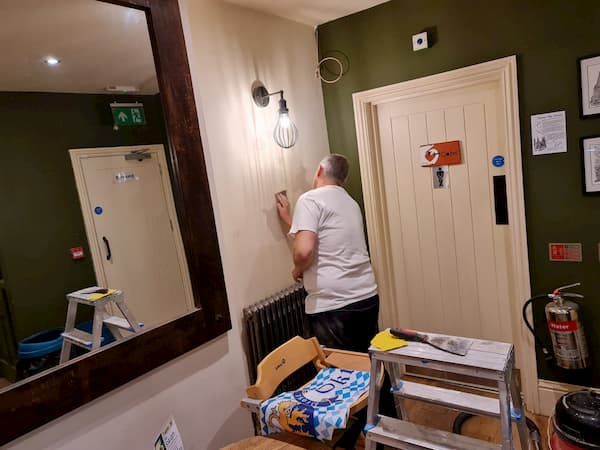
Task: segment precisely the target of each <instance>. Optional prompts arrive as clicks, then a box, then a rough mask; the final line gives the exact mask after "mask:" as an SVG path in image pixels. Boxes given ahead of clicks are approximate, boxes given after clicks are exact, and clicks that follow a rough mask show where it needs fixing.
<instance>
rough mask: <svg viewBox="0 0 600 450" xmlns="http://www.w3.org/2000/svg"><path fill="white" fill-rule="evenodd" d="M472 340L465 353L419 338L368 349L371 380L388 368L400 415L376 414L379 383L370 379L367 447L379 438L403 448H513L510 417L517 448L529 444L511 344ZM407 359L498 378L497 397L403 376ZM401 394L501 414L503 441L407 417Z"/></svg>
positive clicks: (410, 363) (480, 412) (414, 363)
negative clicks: (387, 347) (383, 348)
mask: <svg viewBox="0 0 600 450" xmlns="http://www.w3.org/2000/svg"><path fill="white" fill-rule="evenodd" d="M428 334H429V335H430V336H443V335H435V334H433V333H428ZM448 337H449V338H454V339H465V338H456V337H454V336H448ZM470 340H471V341H472V342H473V343H472V345H471V347H470V349H469V352H468V353H467V355H466V356H458V355H453V354H450V353H446V352H443V351H441V350H438V349H436V348H433V347H431V346H429V345H427V344H424V343H417V342H409V343H408V345H407V346H406V347H402V348H398V349H395V350H391V351H387V352H385V351H381V350H379V349H377V348H376V347H371V348H370V349H369V353H370V356H371V380H380V375H381V373H382V371H383V370H387V372H388V373H389V376H390V379H391V383H392V389H391V392H392V393H393V394H394V398H395V403H396V409H397V410H398V413H399V415H400V417H402V419H396V418H392V417H388V416H384V415H380V414H378V412H379V391H380V389H381V384H382V383H381V382H379V383H374V382H372V383H371V385H370V387H369V404H368V410H367V425H366V427H365V434H366V443H365V450H375V446H376V444H377V443H381V444H384V445H387V446H391V447H394V448H398V449H406V450H417V449H435V450H481V449H485V450H487V449H496V450H500V449H501V450H512V449H513V437H512V425H511V419H513V420H515V422H516V424H517V429H518V434H519V442H520V444H521V449H522V450H528V449H529V430H528V428H527V424H526V418H525V410H524V407H523V403H522V400H521V392H520V386H519V382H518V377H517V376H515V373H514V372H515V368H514V348H513V345H512V344H506V343H502V342H493V341H484V340H478V339H470ZM407 365H408V366H416V367H427V368H430V369H435V370H441V371H445V372H451V373H456V374H462V375H470V376H474V377H479V378H484V379H489V380H495V381H496V382H497V383H498V394H499V395H498V398H489V397H484V396H481V395H475V394H469V393H466V392H460V391H457V390H453V389H446V388H440V387H434V386H429V385H426V384H422V383H415V382H410V381H407V380H403V379H402V377H403V375H404V369H405V367H406V366H407ZM384 367H385V369H384ZM405 398H408V399H412V400H418V401H423V402H428V403H432V404H436V405H439V406H444V407H447V408H451V409H456V410H459V411H464V412H468V413H471V414H474V415H485V416H494V417H499V418H500V423H501V428H502V444H500V445H498V444H493V443H490V442H486V441H482V440H479V439H474V438H470V437H467V436H463V435H459V434H454V433H450V432H446V431H442V430H437V429H433V428H429V427H425V426H421V425H416V424H414V423H411V422H410V421H409V420H408V419H409V417H408V415H407V412H406V410H405V408H404V404H403V399H405ZM511 400H512V406H511Z"/></svg>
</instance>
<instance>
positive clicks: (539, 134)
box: [531, 111, 567, 156]
mask: <svg viewBox="0 0 600 450" xmlns="http://www.w3.org/2000/svg"><path fill="white" fill-rule="evenodd" d="M531 145H532V150H533V154H534V155H535V156H537V155H549V154H551V153H565V152H566V151H567V116H566V114H565V112H564V111H556V112H551V113H546V114H536V115H533V116H531Z"/></svg>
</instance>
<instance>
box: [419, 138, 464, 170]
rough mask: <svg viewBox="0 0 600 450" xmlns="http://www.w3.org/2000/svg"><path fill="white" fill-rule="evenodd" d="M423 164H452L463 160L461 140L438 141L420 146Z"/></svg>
mask: <svg viewBox="0 0 600 450" xmlns="http://www.w3.org/2000/svg"><path fill="white" fill-rule="evenodd" d="M419 151H420V152H421V166H422V167H434V166H450V165H453V164H460V163H461V162H462V159H461V156H460V141H448V142H438V143H437V144H425V145H421V147H419Z"/></svg>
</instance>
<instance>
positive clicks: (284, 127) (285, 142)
mask: <svg viewBox="0 0 600 450" xmlns="http://www.w3.org/2000/svg"><path fill="white" fill-rule="evenodd" d="M277 94H279V95H280V97H279V111H278V118H277V124H276V125H275V129H274V130H273V139H274V140H275V142H276V143H277V145H279V146H280V147H282V148H291V147H293V146H294V144H295V143H296V140H297V139H298V128H296V125H294V122H292V119H290V115H289V110H288V107H287V102H286V101H285V99H284V98H283V90H281V91H277V92H269V91H267V89H266V88H265V87H264V86H263V85H262V84H260V83H257V84H256V85H255V86H254V87H253V88H252V98H253V99H254V103H256V105H257V106H260V107H261V108H264V107H266V106H267V105H268V104H269V100H270V97H271V96H272V95H277Z"/></svg>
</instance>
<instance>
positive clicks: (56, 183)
mask: <svg viewBox="0 0 600 450" xmlns="http://www.w3.org/2000/svg"><path fill="white" fill-rule="evenodd" d="M3 8H4V12H3V14H2V15H1V16H0V29H1V30H2V33H6V36H5V39H2V42H10V41H9V39H10V40H11V41H12V42H11V44H10V45H8V47H7V48H5V49H4V50H3V53H4V59H3V60H4V61H5V62H4V63H3V65H4V67H1V68H0V120H2V122H3V124H4V128H5V131H4V132H3V135H2V141H3V144H4V145H3V146H2V147H3V151H2V152H1V153H0V167H2V171H3V176H2V177H1V178H0V192H3V195H2V197H1V199H0V201H1V202H2V204H3V206H4V207H3V209H4V210H5V211H7V212H8V211H9V210H10V214H2V215H1V216H0V268H1V269H2V274H3V277H2V280H1V281H0V283H2V303H3V305H2V310H3V311H4V314H3V316H2V324H1V325H0V326H1V327H2V329H3V331H4V332H3V333H2V339H1V340H0V354H2V355H3V356H4V358H3V360H2V362H3V364H2V366H0V372H1V376H0V386H1V385H7V384H8V383H9V382H14V381H18V380H22V379H25V378H27V377H29V376H32V375H36V374H38V373H40V372H42V371H44V370H48V369H51V368H53V367H55V366H56V365H58V364H60V363H65V362H66V361H69V360H70V359H71V358H72V357H75V356H79V355H85V354H88V353H91V352H95V351H96V348H97V349H98V350H100V349H102V347H104V346H106V345H108V344H110V343H111V342H114V341H115V340H119V339H120V338H122V337H124V336H126V335H128V334H131V332H132V331H133V332H143V330H145V329H149V328H151V327H153V326H157V325H160V324H162V323H165V322H168V321H170V320H173V319H174V318H176V317H178V316H181V315H184V314H187V313H188V312H190V311H192V310H193V309H194V308H195V306H194V300H193V295H192V288H191V283H190V278H189V272H188V268H187V261H186V257H185V253H184V250H183V243H182V239H181V233H180V229H179V223H178V220H177V215H176V213H175V206H174V200H173V194H172V189H171V178H170V175H169V174H170V173H171V172H172V170H171V169H170V168H169V167H168V165H167V158H166V154H165V148H167V147H168V143H167V139H166V136H165V132H164V120H163V113H162V108H161V104H160V94H159V89H158V81H157V78H156V71H155V68H154V60H153V56H152V46H151V43H150V35H149V33H148V27H147V24H146V16H145V14H144V12H143V11H140V10H137V9H133V8H126V7H123V6H118V5H113V4H109V3H103V2H98V1H95V0H56V1H54V2H51V4H50V3H42V4H40V2H39V1H37V0H10V1H7V2H5V3H4V6H3ZM72 36H77V39H72V38H71V37H72ZM93 286H101V287H104V288H115V289H118V290H120V291H122V293H121V294H118V293H117V292H114V293H113V294H110V292H112V291H108V292H106V293H104V291H101V290H99V289H93V290H91V291H90V290H89V289H88V290H85V291H81V290H82V289H85V288H89V287H93ZM74 291H75V292H79V294H78V295H77V296H75V295H71V293H73V292H74ZM98 291H100V292H98ZM83 292H85V293H88V294H87V295H84V294H83ZM103 295H104V297H102V296H103ZM97 297H99V298H97ZM86 298H87V299H88V301H86ZM121 309H122V310H123V311H125V312H126V314H124V313H123V311H121ZM67 311H69V313H67ZM96 312H97V313H98V314H99V317H98V320H96V317H95V313H96ZM100 322H103V323H102V324H100ZM94 324H96V325H97V326H96V329H94V328H93V325H94ZM100 326H102V329H100V328H99V327H100ZM94 341H97V342H94ZM15 343H16V344H17V345H16V346H15ZM61 348H64V351H63V352H62V354H61ZM11 356H12V358H11Z"/></svg>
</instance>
